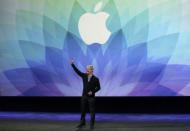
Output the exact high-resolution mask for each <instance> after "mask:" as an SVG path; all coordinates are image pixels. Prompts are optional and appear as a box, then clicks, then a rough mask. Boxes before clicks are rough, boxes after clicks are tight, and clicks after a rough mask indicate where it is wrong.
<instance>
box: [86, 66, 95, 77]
mask: <svg viewBox="0 0 190 131" xmlns="http://www.w3.org/2000/svg"><path fill="white" fill-rule="evenodd" d="M93 70H94V67H93V65H87V66H86V73H87V74H88V75H92V74H93Z"/></svg>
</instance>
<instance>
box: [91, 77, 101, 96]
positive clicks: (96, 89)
mask: <svg viewBox="0 0 190 131" xmlns="http://www.w3.org/2000/svg"><path fill="white" fill-rule="evenodd" d="M99 90H100V81H99V79H97V81H96V86H95V89H94V90H93V92H94V93H96V92H97V91H99Z"/></svg>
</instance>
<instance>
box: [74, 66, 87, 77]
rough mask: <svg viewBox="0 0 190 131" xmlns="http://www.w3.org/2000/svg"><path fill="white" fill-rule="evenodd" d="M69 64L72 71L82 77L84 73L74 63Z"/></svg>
mask: <svg viewBox="0 0 190 131" xmlns="http://www.w3.org/2000/svg"><path fill="white" fill-rule="evenodd" d="M71 66H72V67H73V69H74V71H75V72H76V73H77V74H78V75H79V76H80V77H83V76H84V75H85V73H83V72H81V71H80V70H79V69H78V68H77V67H76V66H75V65H74V64H71Z"/></svg>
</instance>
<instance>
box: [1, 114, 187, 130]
mask: <svg viewBox="0 0 190 131" xmlns="http://www.w3.org/2000/svg"><path fill="white" fill-rule="evenodd" d="M79 118H80V114H72V113H31V112H19V113H18V112H0V131H77V129H76V128H75V127H76V125H77V124H78V121H79ZM96 121H97V122H96V124H95V129H94V131H190V114H183V115H182V114H181V115H180V114H151V115H150V114H100V113H97V114H96ZM80 130H81V131H83V130H84V131H85V130H89V114H87V125H86V127H85V128H83V129H80ZM80 130H79V131H80Z"/></svg>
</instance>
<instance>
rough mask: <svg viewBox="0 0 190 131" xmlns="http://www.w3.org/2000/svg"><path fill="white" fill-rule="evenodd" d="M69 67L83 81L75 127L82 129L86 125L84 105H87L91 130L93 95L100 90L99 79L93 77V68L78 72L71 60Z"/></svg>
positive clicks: (89, 67) (93, 111) (93, 120)
mask: <svg viewBox="0 0 190 131" xmlns="http://www.w3.org/2000/svg"><path fill="white" fill-rule="evenodd" d="M71 66H72V67H73V69H74V71H75V72H76V73H77V74H78V75H79V76H80V77H81V78H82V80H83V92H82V98H81V119H80V124H79V125H78V126H77V128H82V127H84V126H85V124H86V120H85V116H86V105H87V104H88V105H89V110H90V116H91V120H90V129H93V128H94V122H95V93H96V92H97V91H98V90H100V82H99V79H98V78H97V77H96V76H94V75H93V70H94V68H93V66H92V65H88V66H87V68H86V73H83V72H81V71H80V70H78V69H77V67H76V66H75V65H74V61H73V60H71Z"/></svg>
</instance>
